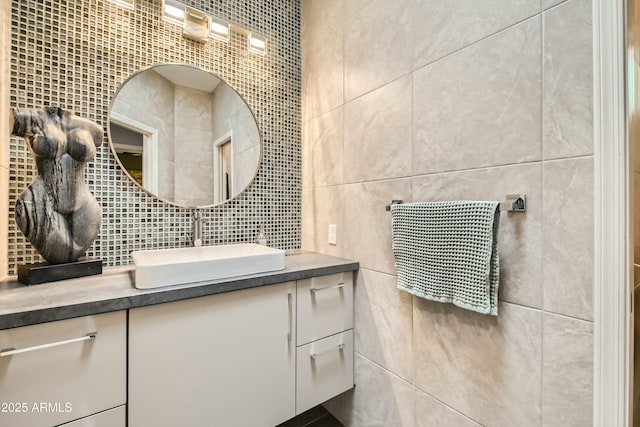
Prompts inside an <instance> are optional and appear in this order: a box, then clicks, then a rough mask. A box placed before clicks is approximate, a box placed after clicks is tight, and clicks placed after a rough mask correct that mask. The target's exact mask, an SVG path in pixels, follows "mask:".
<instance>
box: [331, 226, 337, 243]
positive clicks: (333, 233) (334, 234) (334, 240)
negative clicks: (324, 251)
mask: <svg viewBox="0 0 640 427" xmlns="http://www.w3.org/2000/svg"><path fill="white" fill-rule="evenodd" d="M329 244H330V245H337V244H338V226H337V225H336V224H329Z"/></svg>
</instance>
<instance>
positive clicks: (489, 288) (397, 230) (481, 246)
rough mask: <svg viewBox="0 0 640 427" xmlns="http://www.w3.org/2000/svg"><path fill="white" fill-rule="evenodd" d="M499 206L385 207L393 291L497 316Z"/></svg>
mask: <svg viewBox="0 0 640 427" xmlns="http://www.w3.org/2000/svg"><path fill="white" fill-rule="evenodd" d="M498 206H499V202H486V201H466V200H465V201H453V202H427V203H406V204H399V205H392V206H391V233H392V243H393V255H394V256H395V260H396V270H397V273H398V288H400V289H402V290H405V291H407V292H409V293H412V294H414V295H417V296H419V297H422V298H426V299H429V300H432V301H439V302H448V303H453V304H455V305H457V306H459V307H462V308H466V309H468V310H473V311H477V312H479V313H484V314H492V315H494V316H497V315H498V283H499V265H498V226H499V222H500V211H499V209H498Z"/></svg>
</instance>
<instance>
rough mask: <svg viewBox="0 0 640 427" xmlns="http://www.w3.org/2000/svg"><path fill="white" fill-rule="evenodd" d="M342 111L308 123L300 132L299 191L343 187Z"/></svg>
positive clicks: (339, 109)
mask: <svg viewBox="0 0 640 427" xmlns="http://www.w3.org/2000/svg"><path fill="white" fill-rule="evenodd" d="M342 111H343V110H342V107H339V108H336V109H335V110H332V111H329V112H328V113H324V114H322V115H320V116H318V117H316V118H313V119H310V120H309V121H308V122H307V123H306V124H305V127H304V129H303V132H302V188H310V187H318V186H324V185H335V184H342V182H343V179H342V169H343V166H342V165H343V159H344V154H343V143H342V141H343V135H344V132H343V113H342Z"/></svg>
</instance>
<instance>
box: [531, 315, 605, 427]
mask: <svg viewBox="0 0 640 427" xmlns="http://www.w3.org/2000/svg"><path fill="white" fill-rule="evenodd" d="M543 323H544V326H543V335H544V340H543V342H544V344H543V352H542V360H543V361H544V365H543V368H542V413H543V419H542V425H543V426H545V427H582V426H590V425H592V424H593V396H592V394H593V323H591V322H585V321H582V320H577V319H571V318H567V317H563V316H557V315H554V314H549V313H545V314H544V321H543Z"/></svg>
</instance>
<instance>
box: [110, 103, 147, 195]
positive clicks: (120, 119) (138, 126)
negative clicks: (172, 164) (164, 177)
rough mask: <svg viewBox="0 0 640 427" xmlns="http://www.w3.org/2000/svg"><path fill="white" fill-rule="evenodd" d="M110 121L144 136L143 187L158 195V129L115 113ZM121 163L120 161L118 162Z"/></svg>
mask: <svg viewBox="0 0 640 427" xmlns="http://www.w3.org/2000/svg"><path fill="white" fill-rule="evenodd" d="M110 121H111V122H112V123H115V124H117V125H118V126H121V127H124V128H127V129H130V130H132V131H134V132H137V133H139V134H141V135H142V186H143V187H144V188H145V189H146V190H147V191H149V192H151V193H153V194H156V195H157V194H158V174H159V173H158V157H159V147H158V129H156V128H154V127H151V126H149V125H147V124H145V123H142V122H139V121H137V120H134V119H132V118H131V117H127V116H125V115H122V114H118V113H116V112H114V111H112V112H111V117H110ZM118 161H119V160H118Z"/></svg>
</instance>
